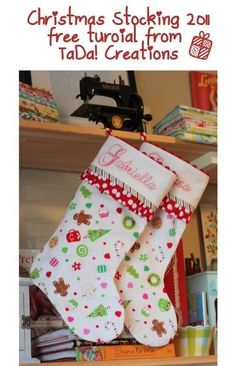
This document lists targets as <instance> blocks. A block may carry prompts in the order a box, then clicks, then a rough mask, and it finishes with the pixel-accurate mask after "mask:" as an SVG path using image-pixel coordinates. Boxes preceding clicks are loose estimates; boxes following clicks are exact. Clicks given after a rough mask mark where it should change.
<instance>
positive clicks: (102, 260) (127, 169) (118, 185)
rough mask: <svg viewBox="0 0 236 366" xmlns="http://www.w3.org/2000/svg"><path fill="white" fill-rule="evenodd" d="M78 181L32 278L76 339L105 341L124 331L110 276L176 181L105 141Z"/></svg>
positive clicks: (134, 153)
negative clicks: (77, 185)
mask: <svg viewBox="0 0 236 366" xmlns="http://www.w3.org/2000/svg"><path fill="white" fill-rule="evenodd" d="M154 172H155V174H154ZM81 178H82V180H83V182H82V183H81V185H80V186H79V188H78V190H77V191H76V193H75V195H74V197H73V198H72V201H71V202H70V204H69V206H68V208H67V211H66V213H65V215H64V218H63V219H62V221H61V223H60V224H59V226H58V228H57V229H56V230H55V232H54V233H53V235H52V236H51V238H50V239H49V241H48V242H47V243H46V245H45V246H44V247H43V249H42V250H41V252H40V253H39V255H38V256H37V257H36V259H35V262H34V264H33V266H32V268H31V278H32V280H33V283H34V284H35V285H37V286H38V287H39V288H40V289H41V290H42V291H43V292H44V293H45V294H46V295H47V296H48V298H49V299H50V301H51V302H52V303H53V304H54V305H55V307H56V309H57V310H58V312H59V313H60V314H61V315H62V317H63V319H64V321H65V322H66V323H67V325H68V326H69V327H70V329H72V331H73V332H74V333H76V334H77V335H78V336H79V337H81V338H83V339H86V340H89V341H94V342H95V341H98V340H100V341H104V342H107V341H110V340H112V339H113V338H116V337H117V336H118V335H119V334H120V333H121V332H122V329H123V326H124V309H123V306H122V303H121V299H120V296H119V293H118V291H117V289H116V287H115V285H114V282H113V278H114V275H115V272H116V269H117V268H118V265H119V264H120V262H121V260H122V259H123V257H124V253H126V252H128V251H129V249H130V248H131V246H132V245H133V243H134V242H135V240H136V239H138V237H139V235H140V234H141V233H142V231H143V230H144V228H145V226H146V224H147V221H149V220H151V218H152V216H153V212H154V211H155V210H156V207H157V205H158V204H160V202H161V200H162V198H163V197H164V196H165V194H166V193H167V191H168V190H169V188H170V187H171V186H172V184H173V182H174V181H175V179H176V176H175V174H173V173H172V172H171V171H169V170H168V169H165V168H163V167H162V166H161V165H159V164H157V163H156V162H155V161H154V160H152V159H150V158H149V157H147V156H146V155H145V154H143V153H141V152H140V151H139V150H136V149H135V148H133V147H131V146H130V145H128V144H127V143H125V142H123V141H121V140H119V139H117V138H114V137H112V136H110V137H108V139H107V141H106V142H105V144H104V145H103V146H102V148H101V150H100V151H99V153H98V154H97V156H96V158H95V159H94V161H93V162H92V164H91V165H90V167H89V168H88V169H87V170H86V171H85V172H84V173H83V174H82V176H81ZM130 271H131V269H130ZM132 273H133V275H135V272H132Z"/></svg>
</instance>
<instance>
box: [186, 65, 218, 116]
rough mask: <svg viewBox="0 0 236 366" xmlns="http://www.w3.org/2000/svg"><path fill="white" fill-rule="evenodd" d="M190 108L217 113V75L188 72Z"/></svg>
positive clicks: (214, 73)
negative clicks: (190, 97)
mask: <svg viewBox="0 0 236 366" xmlns="http://www.w3.org/2000/svg"><path fill="white" fill-rule="evenodd" d="M190 86H191V96H192V106H193V107H196V108H200V109H204V110H208V111H217V73H216V72H205V71H190Z"/></svg>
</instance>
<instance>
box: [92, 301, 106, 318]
mask: <svg viewBox="0 0 236 366" xmlns="http://www.w3.org/2000/svg"><path fill="white" fill-rule="evenodd" d="M106 315H107V309H106V308H105V306H103V305H102V304H100V305H98V306H97V307H96V309H95V310H93V311H92V312H91V313H90V314H89V317H90V318H97V317H102V316H106Z"/></svg>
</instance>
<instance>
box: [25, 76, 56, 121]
mask: <svg viewBox="0 0 236 366" xmlns="http://www.w3.org/2000/svg"><path fill="white" fill-rule="evenodd" d="M19 117H20V119H28V120H35V121H39V122H53V123H54V122H58V120H59V114H58V110H57V106H56V102H55V100H54V98H53V96H52V94H51V93H50V92H49V91H48V90H44V89H39V88H33V87H32V86H30V85H28V84H24V83H21V82H20V84H19Z"/></svg>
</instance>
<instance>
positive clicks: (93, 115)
mask: <svg viewBox="0 0 236 366" xmlns="http://www.w3.org/2000/svg"><path fill="white" fill-rule="evenodd" d="M95 95H100V96H105V97H110V98H112V99H114V100H115V102H116V107H114V106H108V105H99V104H91V103H89V101H90V100H91V99H92V98H93V97H94V96H95ZM79 97H80V98H81V99H82V100H83V101H84V103H83V104H82V105H81V106H80V107H79V108H77V109H76V110H75V111H74V112H73V113H72V114H71V116H74V117H83V118H88V119H89V121H92V122H95V123H96V124H97V123H98V122H102V123H103V125H104V127H105V128H111V129H115V130H125V131H139V132H142V131H143V130H144V128H143V121H151V120H152V115H151V114H144V106H143V101H142V98H141V97H140V96H139V95H138V94H136V93H134V92H133V91H132V90H131V88H130V87H129V86H128V85H124V81H123V80H122V79H121V77H120V78H119V84H115V83H114V84H111V83H105V82H101V79H100V77H99V76H98V75H95V76H94V77H89V76H84V77H83V78H82V79H81V81H80V94H79V95H77V96H76V98H79Z"/></svg>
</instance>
